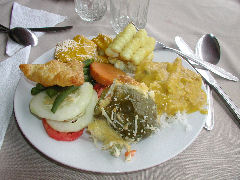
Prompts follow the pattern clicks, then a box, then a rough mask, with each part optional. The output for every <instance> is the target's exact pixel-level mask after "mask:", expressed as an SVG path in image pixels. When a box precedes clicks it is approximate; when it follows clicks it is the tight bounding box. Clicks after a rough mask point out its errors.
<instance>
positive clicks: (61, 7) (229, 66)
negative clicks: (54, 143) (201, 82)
mask: <svg viewBox="0 0 240 180" xmlns="http://www.w3.org/2000/svg"><path fill="white" fill-rule="evenodd" d="M14 2H17V3H19V4H21V5H23V6H26V7H29V8H32V9H38V10H44V11H48V12H51V13H55V14H59V15H61V16H66V17H67V19H66V20H64V21H63V22H61V23H60V24H58V25H57V26H68V25H72V26H73V28H72V29H71V30H67V31H64V32H52V33H45V34H44V35H43V36H41V37H39V42H38V45H37V46H35V47H32V48H31V52H30V55H29V60H28V63H32V62H33V61H34V60H35V59H37V58H38V57H39V56H41V55H42V54H43V53H45V52H46V51H48V50H49V49H51V48H53V47H55V46H56V44H57V43H58V42H60V41H63V40H65V39H71V38H73V37H74V36H76V35H80V34H82V35H84V36H86V37H88V36H97V35H98V34H99V33H102V34H107V35H113V36H114V35H115V32H114V30H113V29H112V27H111V23H110V21H111V14H110V6H109V5H110V2H109V1H107V5H108V9H107V12H106V14H105V15H104V17H103V18H102V19H101V20H99V21H96V22H92V23H88V22H84V21H83V20H81V18H80V17H79V16H78V14H77V13H76V12H75V10H74V1H73V0H41V1H38V0H32V1H30V0H16V1H13V0H0V12H1V16H0V24H4V25H6V26H8V25H9V24H10V20H11V10H12V6H13V3H14ZM239 22H240V0H211V1H209V0H201V1H197V0H184V1H183V0H167V1H164V0H150V3H149V9H148V16H147V24H146V27H145V29H146V31H147V32H148V35H149V36H152V37H154V38H155V39H156V40H157V41H160V42H162V43H164V44H166V45H167V46H169V47H173V48H176V49H177V45H176V44H175V41H174V38H175V36H181V37H182V38H183V39H184V40H185V41H186V42H187V43H188V45H189V46H190V47H191V48H192V49H195V45H196V43H197V41H198V39H199V38H200V37H201V36H202V35H204V34H207V33H212V34H214V35H215V36H216V37H217V39H218V41H219V44H220V49H221V58H220V61H219V63H218V66H220V67H222V68H224V69H225V70H226V71H228V72H231V73H232V74H233V75H235V76H236V77H238V78H240V50H239V48H240V24H239ZM7 40H8V37H7V36H6V34H5V33H0V42H1V43H0V63H1V61H4V60H6V59H7V58H8V56H7V55H6V43H7ZM163 61H164V60H163ZM212 75H213V76H214V78H215V79H216V81H217V82H218V83H219V85H220V86H221V87H222V89H223V90H224V91H225V92H226V94H228V95H229V97H230V98H231V99H232V100H233V101H234V102H235V104H236V105H237V106H238V107H240V83H239V82H233V81H229V80H226V79H223V78H221V77H219V76H217V75H215V74H212ZM3 78H4V77H0V81H1V80H2V79H3ZM0 91H1V90H0ZM213 109H214V119H215V124H214V128H213V129H212V130H211V131H208V130H206V129H205V128H202V129H201V131H200V133H199V134H198V136H197V137H196V139H195V140H194V141H193V142H192V143H191V144H189V146H188V147H187V148H186V149H184V150H183V151H182V152H180V153H178V154H177V155H176V156H174V157H172V158H170V159H169V160H167V161H165V162H162V163H160V164H158V165H155V166H153V167H148V168H146V169H141V170H138V171H133V172H121V173H104V172H102V173H101V172H93V171H86V170H81V169H77V168H72V167H69V166H67V165H63V164H62V163H59V162H56V161H54V160H53V159H51V158H49V157H47V156H45V155H44V154H43V153H41V152H40V151H39V150H38V149H37V148H35V147H34V146H33V145H32V144H31V143H30V142H29V141H28V140H27V139H26V138H25V136H24V135H23V134H22V132H21V130H20V128H19V126H18V124H17V121H16V119H15V118H14V116H13V118H11V120H10V123H9V125H8V128H7V131H6V134H5V137H4V141H3V145H2V147H1V149H0V179H109V180H110V179H111V180H115V179H144V180H155V179H236V180H237V179H240V129H239V125H238V123H237V122H236V119H235V117H234V116H233V115H232V114H231V113H230V111H229V110H228V109H227V107H226V106H225V104H224V103H223V101H222V100H221V98H220V97H219V96H218V95H217V94H216V93H215V92H213ZM172 133H174V132H172ZM176 141H178V139H177V138H176ZM167 148H168V147H167V146H166V151H167ZM68 153H71V152H68ZM152 153H158V152H152ZM138 158H141V157H138ZM102 163H108V162H102ZM129 163H131V162H129Z"/></svg>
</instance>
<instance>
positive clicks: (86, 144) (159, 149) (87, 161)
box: [14, 48, 206, 173]
mask: <svg viewBox="0 0 240 180" xmlns="http://www.w3.org/2000/svg"><path fill="white" fill-rule="evenodd" d="M53 54H54V48H53V49H51V50H49V51H48V52H46V53H44V54H43V55H42V56H40V57H39V58H38V59H37V60H36V61H34V63H39V64H42V63H45V62H47V61H49V60H51V59H53ZM176 57H177V55H176V54H174V53H171V52H169V51H156V52H155V58H154V60H155V61H167V62H173V60H174V59H175V58H176ZM183 65H184V66H185V67H187V68H189V69H192V68H191V67H190V66H189V65H188V64H187V63H186V62H185V61H183ZM32 87H33V85H32V84H30V83H28V82H27V81H26V80H25V78H23V77H22V78H21V80H20V82H19V84H18V86H17V89H16V93H15V97H14V111H15V115H16V119H17V123H18V125H19V127H20V129H21V131H22V133H23V134H24V136H25V137H26V138H27V139H28V140H29V142H30V143H31V144H32V145H33V146H35V147H36V148H37V149H38V150H39V151H40V152H42V153H43V154H45V155H46V156H48V157H49V158H51V159H53V160H55V161H57V162H60V163H62V164H64V165H67V166H70V167H73V168H77V169H81V170H86V171H92V172H101V173H123V172H132V171H138V170H142V169H146V168H150V167H153V166H156V165H159V164H160V163H162V162H164V161H167V160H169V159H171V158H172V157H174V156H176V155H177V154H179V153H181V152H182V151H183V150H184V149H185V148H187V147H188V146H189V145H190V144H191V143H192V142H193V141H194V140H195V138H196V137H197V136H198V134H199V133H200V131H201V129H202V127H203V125H204V122H205V118H206V115H202V114H200V113H199V112H195V113H192V114H189V115H187V118H188V123H189V124H190V125H191V126H192V130H191V131H188V132H186V131H185V127H184V126H182V125H181V124H180V123H173V124H171V126H170V127H167V128H165V129H161V130H160V131H159V132H158V133H156V134H154V135H152V136H151V137H149V138H147V139H145V140H143V141H141V142H139V143H138V144H135V145H133V146H132V149H136V150H137V153H136V155H135V156H134V158H133V159H132V161H131V162H125V161H124V155H123V154H122V155H121V157H120V158H114V157H113V156H111V155H110V154H109V153H108V152H106V151H102V150H101V147H98V148H96V146H95V145H94V143H93V142H92V140H91V138H90V137H89V136H88V134H86V133H84V134H83V136H81V137H80V138H79V139H78V140H76V141H73V142H59V141H55V140H53V139H51V138H50V137H48V135H47V134H46V132H45V130H44V128H43V126H42V122H41V120H39V119H37V118H36V117H35V116H33V115H32V114H31V113H30V111H29V102H30V99H31V97H32V96H31V93H30V90H31V88H32Z"/></svg>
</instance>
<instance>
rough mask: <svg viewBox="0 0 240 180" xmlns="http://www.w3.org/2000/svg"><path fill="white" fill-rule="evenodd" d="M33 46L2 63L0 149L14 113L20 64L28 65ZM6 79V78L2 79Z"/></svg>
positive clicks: (0, 64)
mask: <svg viewBox="0 0 240 180" xmlns="http://www.w3.org/2000/svg"><path fill="white" fill-rule="evenodd" d="M30 50H31V46H27V47H25V48H24V49H22V50H20V51H19V52H17V53H16V54H15V55H14V56H12V57H10V58H8V59H7V60H5V61H3V62H1V63H0V77H1V81H0V99H1V101H0V148H1V146H2V143H3V139H4V135H5V133H6V130H7V127H8V124H9V121H10V117H11V115H12V111H13V97H14V92H15V89H16V86H17V84H18V81H19V79H20V76H21V74H20V69H19V68H18V66H19V65H20V64H24V63H27V61H28V57H29V54H30ZM2 77H4V78H2Z"/></svg>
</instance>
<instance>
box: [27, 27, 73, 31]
mask: <svg viewBox="0 0 240 180" xmlns="http://www.w3.org/2000/svg"><path fill="white" fill-rule="evenodd" d="M72 27H73V26H64V27H43V28H27V29H29V30H31V31H35V32H50V31H63V30H67V29H71V28H72Z"/></svg>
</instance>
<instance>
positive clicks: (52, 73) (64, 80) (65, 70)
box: [19, 60, 84, 87]
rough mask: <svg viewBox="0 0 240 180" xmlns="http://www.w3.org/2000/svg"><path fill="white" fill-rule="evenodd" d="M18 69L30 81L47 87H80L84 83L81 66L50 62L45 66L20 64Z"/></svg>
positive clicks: (74, 62) (73, 63) (72, 63)
mask: <svg viewBox="0 0 240 180" xmlns="http://www.w3.org/2000/svg"><path fill="white" fill-rule="evenodd" d="M19 68H20V69H21V71H22V72H23V73H24V75H25V76H26V77H27V78H28V79H30V80H31V81H34V82H37V83H40V84H42V85H43V86H45V87H48V86H54V85H59V86H62V87H64V86H72V85H74V86H80V85H82V84H83V83H84V75H83V64H82V63H81V62H79V61H76V60H75V61H70V62H68V63H63V62H59V61H57V60H51V61H49V62H47V63H46V64H20V66H19Z"/></svg>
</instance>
